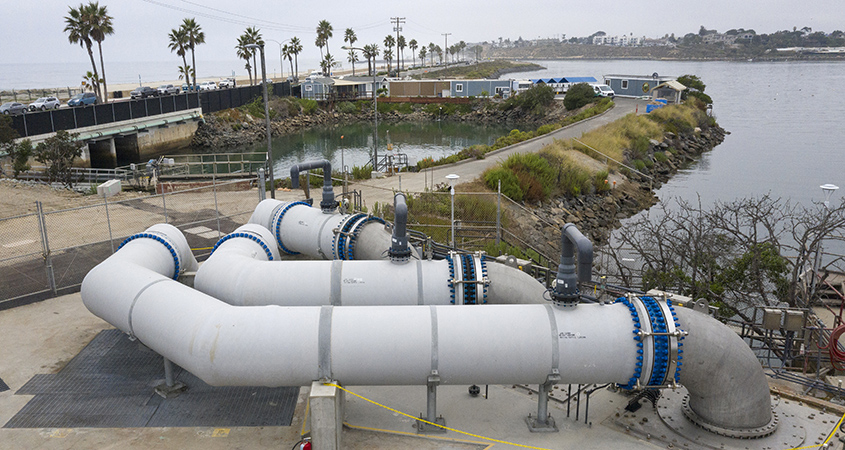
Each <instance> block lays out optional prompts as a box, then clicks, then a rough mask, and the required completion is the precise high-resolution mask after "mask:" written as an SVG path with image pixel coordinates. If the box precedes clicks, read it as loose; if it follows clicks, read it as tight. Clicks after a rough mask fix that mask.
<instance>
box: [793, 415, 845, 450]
mask: <svg viewBox="0 0 845 450" xmlns="http://www.w3.org/2000/svg"><path fill="white" fill-rule="evenodd" d="M843 419H845V414H843V415H842V417H840V418H839V422H836V426H835V427H833V431H831V432H830V434H829V435H828V436H827V439H825V440H824V442H822V443H821V444H819V445H808V446H806V447H794V448H790V449H788V450H805V449H808V448H819V447H822V446H825V445H827V443H828V442H830V440H831V439H832V438H833V435H834V434H836V430H838V429H839V426H840V425H842V420H843Z"/></svg>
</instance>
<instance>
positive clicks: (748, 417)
mask: <svg viewBox="0 0 845 450" xmlns="http://www.w3.org/2000/svg"><path fill="white" fill-rule="evenodd" d="M675 311H676V313H677V315H678V319H679V321H680V323H681V324H682V327H683V328H684V329H685V330H686V331H688V332H689V335H688V336H687V337H686V338H685V339H684V354H683V356H684V360H683V363H684V365H683V370H682V371H681V383H682V384H683V385H684V386H686V388H687V390H688V391H689V403H688V405H689V409H690V410H691V411H692V413H694V414H690V413H689V411H687V410H685V411H684V412H685V413H686V414H687V417H688V418H690V419H691V420H693V421H694V422H696V423H698V424H699V425H701V426H702V427H704V428H706V429H707V428H709V429H711V430H712V431H715V432H717V433H721V434H725V433H730V432H731V430H737V431H748V430H757V429H759V430H760V435H761V436H763V435H766V434H770V433H771V432H773V431H774V429H775V427H776V426H777V422H776V420H774V416H773V414H772V405H771V396H770V394H769V383H768V381H767V380H766V376H765V374H764V373H763V369H762V367H761V366H760V362H759V361H758V360H757V357H756V356H755V355H754V352H752V351H751V349H750V348H749V347H748V345H746V344H745V342H744V341H743V340H742V338H740V337H739V336H738V335H737V334H736V333H735V332H734V331H733V330H731V329H730V328H728V327H727V326H725V325H724V324H722V323H721V322H719V321H717V320H714V319H713V318H711V317H709V316H707V315H705V314H701V313H699V312H696V311H693V310H691V309H688V308H675ZM691 416H693V417H691ZM720 430H722V431H720Z"/></svg>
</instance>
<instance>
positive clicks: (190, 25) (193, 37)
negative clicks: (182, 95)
mask: <svg viewBox="0 0 845 450" xmlns="http://www.w3.org/2000/svg"><path fill="white" fill-rule="evenodd" d="M182 29H183V30H184V32H185V38H186V39H187V41H188V48H189V49H190V50H191V70H192V71H193V86H194V87H196V86H197V58H196V55H195V53H194V50H195V49H196V48H197V45H200V44H205V33H203V31H202V28H201V27H200V26H199V24H197V22H196V20H194V19H193V18H191V19H187V18H186V19H184V20H183V21H182Z"/></svg>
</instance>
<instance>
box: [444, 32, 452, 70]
mask: <svg viewBox="0 0 845 450" xmlns="http://www.w3.org/2000/svg"><path fill="white" fill-rule="evenodd" d="M450 34H452V33H443V61H448V56H449V35H450ZM446 67H449V63H448V62H446Z"/></svg>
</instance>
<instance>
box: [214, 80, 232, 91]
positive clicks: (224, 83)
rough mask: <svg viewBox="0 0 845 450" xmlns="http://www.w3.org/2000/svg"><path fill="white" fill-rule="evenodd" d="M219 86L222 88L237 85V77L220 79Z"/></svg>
mask: <svg viewBox="0 0 845 450" xmlns="http://www.w3.org/2000/svg"><path fill="white" fill-rule="evenodd" d="M217 87H219V88H220V89H226V88H233V87H235V79H234V78H225V79H223V80H220V82H219V83H217Z"/></svg>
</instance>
